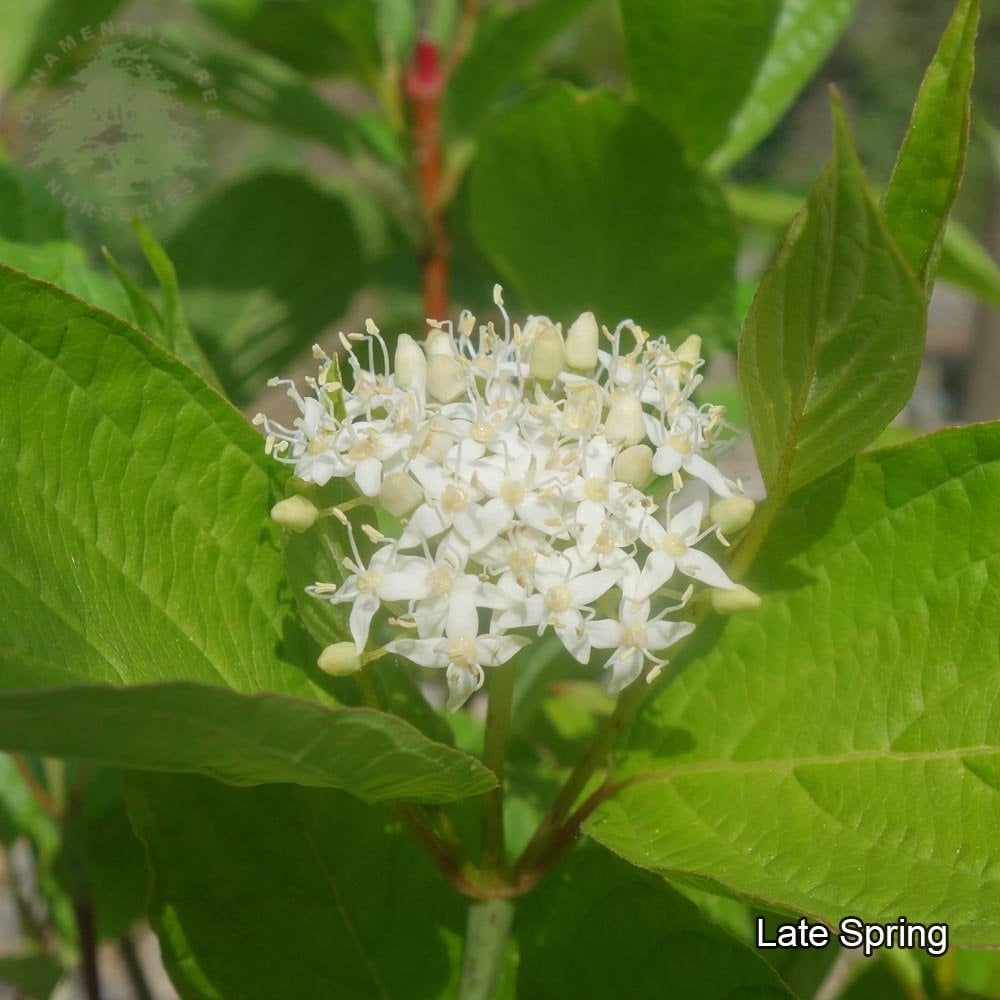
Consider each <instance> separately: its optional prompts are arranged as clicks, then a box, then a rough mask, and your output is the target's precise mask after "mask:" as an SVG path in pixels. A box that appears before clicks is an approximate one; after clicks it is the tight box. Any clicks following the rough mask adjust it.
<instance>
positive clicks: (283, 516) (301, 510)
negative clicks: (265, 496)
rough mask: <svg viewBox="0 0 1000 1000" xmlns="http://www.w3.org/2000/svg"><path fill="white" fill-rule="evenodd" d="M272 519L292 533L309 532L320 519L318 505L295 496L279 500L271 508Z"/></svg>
mask: <svg viewBox="0 0 1000 1000" xmlns="http://www.w3.org/2000/svg"><path fill="white" fill-rule="evenodd" d="M271 518H272V519H273V520H274V521H276V522H277V523H278V524H280V525H281V526H282V527H283V528H288V529H289V530H291V531H298V532H299V533H301V532H303V531H308V530H309V529H310V528H311V527H312V526H313V525H314V524H315V523H316V521H317V519H318V518H319V511H318V510H317V509H316V505H315V504H314V503H312V502H311V501H309V500H307V499H306V498H305V497H300V496H294V497H288V498H287V499H285V500H279V501H278V502H277V503H276V504H275V505H274V506H273V507H272V508H271Z"/></svg>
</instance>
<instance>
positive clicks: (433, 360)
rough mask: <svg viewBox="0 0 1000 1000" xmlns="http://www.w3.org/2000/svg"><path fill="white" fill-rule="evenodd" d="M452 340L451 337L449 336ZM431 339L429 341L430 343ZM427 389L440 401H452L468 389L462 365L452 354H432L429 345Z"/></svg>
mask: <svg viewBox="0 0 1000 1000" xmlns="http://www.w3.org/2000/svg"><path fill="white" fill-rule="evenodd" d="M448 340H449V341H450V340H451V338H450V337H448ZM429 344H430V341H428V345H429ZM428 354H429V356H428V359H427V391H428V393H430V395H431V396H433V397H434V399H436V400H437V401H438V402H439V403H451V402H454V401H455V400H456V399H458V397H459V396H461V395H463V393H464V392H465V390H466V382H465V375H464V372H463V371H462V366H461V365H460V364H459V363H458V361H456V360H455V358H454V356H452V355H450V354H433V355H431V354H430V347H429V346H428Z"/></svg>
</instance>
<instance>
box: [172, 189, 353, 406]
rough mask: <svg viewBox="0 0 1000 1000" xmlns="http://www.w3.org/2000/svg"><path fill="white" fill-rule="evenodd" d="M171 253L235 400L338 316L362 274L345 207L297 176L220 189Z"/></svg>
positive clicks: (192, 312)
mask: <svg viewBox="0 0 1000 1000" xmlns="http://www.w3.org/2000/svg"><path fill="white" fill-rule="evenodd" d="M167 250H168V253H169V255H170V258H171V259H172V260H173V261H174V264H175V266H176V268H177V275H178V278H179V280H180V285H181V288H182V289H183V290H184V302H185V305H186V307H187V312H188V315H189V318H190V321H191V325H192V327H193V328H194V329H195V331H196V332H197V333H198V334H199V339H200V341H201V342H202V343H203V344H204V345H205V349H206V352H207V354H208V356H209V360H210V361H211V362H212V364H213V366H214V368H215V370H216V371H217V372H218V374H219V377H220V379H221V380H222V382H223V384H224V385H225V386H226V388H227V390H228V392H229V394H230V396H231V397H233V398H234V399H236V400H237V401H246V400H248V399H250V398H252V397H253V396H255V395H256V394H257V393H258V392H259V391H260V389H261V387H262V386H263V385H264V384H265V383H266V381H267V379H268V378H270V377H271V376H273V375H278V374H281V373H282V367H283V366H284V365H286V364H288V363H289V362H290V361H291V359H292V358H293V357H294V356H295V355H296V354H298V353H299V352H300V351H301V350H302V349H303V348H305V347H308V346H309V345H310V344H311V343H314V342H315V340H316V339H317V337H318V336H319V334H320V333H321V332H322V330H323V329H324V328H325V327H326V326H327V325H328V324H330V323H332V322H334V321H335V320H337V319H339V318H340V316H341V315H342V313H343V312H344V311H345V310H346V308H347V304H348V302H349V300H350V298H351V296H352V295H353V294H354V292H355V291H357V289H358V288H359V287H360V286H361V284H362V281H363V279H364V274H365V264H364V261H363V260H362V256H361V249H360V246H359V244H358V238H357V235H356V233H355V230H354V226H353V224H352V222H351V218H350V215H349V213H348V211H347V209H346V208H345V207H344V205H343V203H342V202H341V200H340V199H338V198H336V197H334V196H333V195H330V194H327V193H326V192H324V191H322V190H320V189H319V188H317V187H316V186H315V185H313V184H311V183H310V182H309V181H307V180H306V179H305V178H303V177H297V176H294V175H290V174H289V175H286V174H278V173H264V174H259V175H257V176H254V177H251V178H247V179H244V180H241V181H238V182H237V183H235V184H234V185H232V186H231V187H228V188H225V189H223V190H222V191H220V192H219V193H218V194H216V195H215V196H213V197H212V198H210V199H209V200H208V201H207V202H206V204H204V205H203V206H202V207H201V209H200V211H199V212H198V213H197V214H196V215H195V216H194V217H193V218H192V219H191V220H190V221H189V222H188V223H187V224H186V225H185V227H184V228H183V229H182V230H181V231H180V232H178V233H175V234H174V236H173V237H172V239H171V240H170V241H169V243H168V246H167Z"/></svg>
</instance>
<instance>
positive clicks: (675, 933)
mask: <svg viewBox="0 0 1000 1000" xmlns="http://www.w3.org/2000/svg"><path fill="white" fill-rule="evenodd" d="M518 905H519V912H518V915H517V922H516V924H515V933H516V936H517V941H518V945H519V947H520V954H521V963H520V968H519V970H518V982H517V987H518V989H517V995H518V997H519V998H520V1000H533V998H538V1000H548V998H550V997H559V996H566V997H569V996H576V997H613V996H617V995H620V994H621V987H622V982H623V977H626V976H627V979H628V995H629V997H634V998H635V1000H644V998H648V1000H654V998H655V1000H660V998H662V997H665V996H676V997H684V998H685V1000H724V998H731V997H734V996H747V997H749V996H753V997H754V998H755V1000H767V998H773V1000H779V998H785V1000H790V998H791V997H792V994H791V993H790V992H789V991H788V989H787V988H786V987H785V986H784V985H783V984H782V982H781V980H780V979H779V978H778V976H777V974H776V973H775V972H774V971H773V970H772V969H771V968H770V966H768V965H767V963H766V962H764V961H763V959H761V958H760V957H759V956H758V955H756V954H754V953H753V952H752V951H751V950H750V949H749V948H748V947H747V946H746V945H744V944H742V943H741V942H739V941H737V940H736V938H734V937H732V936H731V935H730V934H728V933H727V932H726V931H723V930H721V929H719V928H718V927H715V926H713V925H712V924H711V923H709V922H708V920H706V919H705V917H703V916H702V915H701V914H700V913H699V912H698V909H697V907H695V905H694V904H693V903H691V902H689V901H688V900H686V899H685V898H684V897H683V896H681V895H680V894H678V893H677V892H675V891H674V890H673V889H671V888H669V886H668V885H667V884H666V882H664V881H663V879H660V878H657V877H655V876H652V875H649V874H647V873H646V872H641V871H639V870H637V869H636V868H631V867H629V866H628V865H626V864H624V863H623V862H622V861H620V860H619V859H617V858H615V857H614V856H613V855H611V854H609V853H608V852H606V851H604V850H601V849H600V848H597V847H595V846H593V845H585V846H584V847H583V848H582V849H581V850H578V851H576V852H575V853H574V854H573V855H572V856H571V857H570V859H569V860H568V861H567V862H565V863H564V864H562V865H560V867H559V868H557V869H556V871H554V872H553V873H552V875H550V876H549V877H548V878H547V879H546V880H545V881H544V882H543V883H542V885H541V886H540V887H539V888H538V889H537V890H536V891H534V892H533V893H531V894H530V895H528V896H526V897H525V898H524V899H523V900H522V901H519V904H518Z"/></svg>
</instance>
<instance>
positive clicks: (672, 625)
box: [584, 598, 694, 694]
mask: <svg viewBox="0 0 1000 1000" xmlns="http://www.w3.org/2000/svg"><path fill="white" fill-rule="evenodd" d="M649 615H650V604H649V601H631V600H629V599H628V598H626V599H624V600H623V601H622V605H621V610H620V612H619V616H618V621H614V620H612V619H604V620H602V621H592V622H587V624H586V625H585V626H584V629H585V631H586V633H587V638H588V639H589V640H590V643H591V645H592V646H594V647H595V648H596V649H613V650H614V653H612V654H611V656H610V657H609V659H608V662H607V663H606V664H605V667H606V669H610V670H611V681H610V682H609V683H608V693H609V694H617V693H618V692H619V691H620V690H621V689H622V688H623V687H625V686H626V685H628V684H631V683H632V681H634V680H635V679H636V678H637V677H638V676H639V674H641V673H642V667H643V663H644V662H645V661H646V660H652V661H653V663H655V664H656V666H657V667H658V668H661V667H663V666H664V665H665V664H666V661H665V660H662V659H660V658H659V657H657V656H655V655H654V654H655V653H656V652H659V651H660V650H664V649H666V648H667V647H668V646H672V645H673V644H674V643H675V642H677V641H678V640H679V639H683V638H684V636H686V635H690V634H691V632H693V631H694V625H693V623H691V622H675V621H663V620H659V619H653V620H652V621H651V620H650V617H649Z"/></svg>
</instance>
